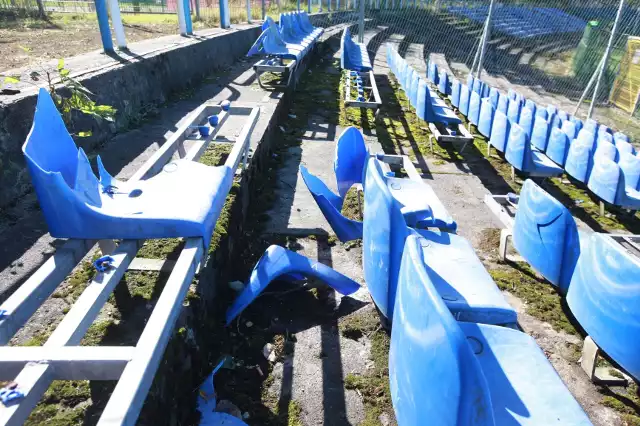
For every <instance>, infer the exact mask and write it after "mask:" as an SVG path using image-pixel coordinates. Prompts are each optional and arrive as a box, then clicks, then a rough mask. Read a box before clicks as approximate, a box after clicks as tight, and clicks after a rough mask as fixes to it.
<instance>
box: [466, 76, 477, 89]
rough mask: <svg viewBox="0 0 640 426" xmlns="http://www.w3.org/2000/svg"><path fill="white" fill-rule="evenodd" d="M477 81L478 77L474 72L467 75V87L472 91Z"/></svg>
mask: <svg viewBox="0 0 640 426" xmlns="http://www.w3.org/2000/svg"><path fill="white" fill-rule="evenodd" d="M475 81H476V79H475V77H474V76H473V74H469V75H467V87H468V88H469V91H471V89H472V88H473V85H474V83H475Z"/></svg>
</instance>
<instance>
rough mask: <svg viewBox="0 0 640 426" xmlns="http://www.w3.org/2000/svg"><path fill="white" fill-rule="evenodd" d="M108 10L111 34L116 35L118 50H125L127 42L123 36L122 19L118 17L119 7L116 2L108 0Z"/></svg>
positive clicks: (115, 0) (116, 0)
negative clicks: (111, 28) (111, 25)
mask: <svg viewBox="0 0 640 426" xmlns="http://www.w3.org/2000/svg"><path fill="white" fill-rule="evenodd" d="M108 1H109V10H110V12H111V22H113V32H114V33H115V34H116V42H117V43H118V48H119V49H126V48H127V40H126V38H125V36H124V27H123V26H122V17H121V16H120V5H119V4H118V0H108Z"/></svg>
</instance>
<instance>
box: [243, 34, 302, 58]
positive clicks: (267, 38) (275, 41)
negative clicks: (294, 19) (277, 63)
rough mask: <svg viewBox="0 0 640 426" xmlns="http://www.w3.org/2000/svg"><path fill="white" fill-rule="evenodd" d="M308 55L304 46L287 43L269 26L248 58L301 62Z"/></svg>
mask: <svg viewBox="0 0 640 426" xmlns="http://www.w3.org/2000/svg"><path fill="white" fill-rule="evenodd" d="M306 53H307V50H306V48H305V47H304V46H301V45H297V44H290V43H286V42H285V41H284V40H283V39H282V37H281V36H280V33H279V32H278V30H277V29H276V28H273V27H269V26H268V28H267V29H266V30H264V31H263V32H262V34H260V36H258V39H257V40H256V41H255V43H253V46H251V48H250V49H249V51H248V52H247V56H254V55H264V56H274V57H277V58H283V59H294V60H296V61H300V60H301V59H302V57H303V56H304V55H305V54H306Z"/></svg>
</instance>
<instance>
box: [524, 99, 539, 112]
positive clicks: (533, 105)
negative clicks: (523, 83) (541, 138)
mask: <svg viewBox="0 0 640 426" xmlns="http://www.w3.org/2000/svg"><path fill="white" fill-rule="evenodd" d="M524 107H525V108H529V109H530V110H531V111H533V113H534V114H535V113H536V110H537V106H536V103H535V102H533V101H532V100H531V99H527V100H526V102H525V103H524Z"/></svg>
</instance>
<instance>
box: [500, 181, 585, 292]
mask: <svg viewBox="0 0 640 426" xmlns="http://www.w3.org/2000/svg"><path fill="white" fill-rule="evenodd" d="M512 232H513V246H514V247H515V249H516V250H517V251H518V253H520V255H521V256H522V257H523V258H524V260H525V261H526V262H527V263H529V265H531V267H533V269H535V270H536V271H537V272H538V273H540V274H541V275H542V276H543V277H544V278H545V279H546V280H547V281H549V282H550V283H551V284H553V285H554V286H556V287H558V288H559V289H560V291H561V292H562V293H563V294H566V292H567V289H568V288H569V282H570V281H571V277H572V275H573V271H574V269H575V267H576V262H577V261H578V257H579V256H580V251H581V243H582V244H584V241H585V240H586V239H587V238H588V237H585V236H584V235H583V234H582V233H580V232H579V231H578V227H577V225H576V222H575V220H574V219H573V216H572V215H571V212H569V210H568V209H567V208H566V207H565V206H563V205H562V203H560V202H559V201H558V200H556V199H555V198H554V197H552V196H551V195H550V194H549V193H548V192H546V191H545V190H544V189H542V188H541V187H540V186H538V184H536V183H535V182H534V181H532V180H531V179H527V180H526V181H525V182H524V185H522V190H521V191H520V199H519V200H518V208H517V210H516V216H515V221H514V224H513V230H512Z"/></svg>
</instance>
